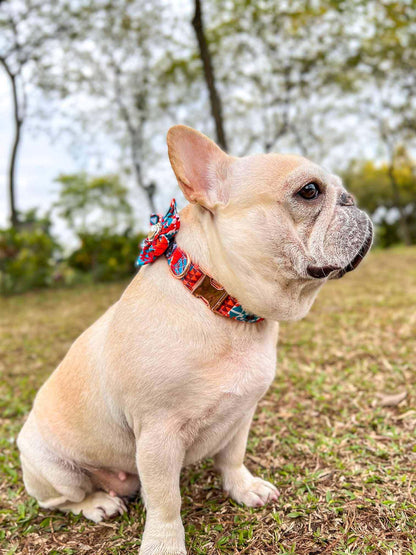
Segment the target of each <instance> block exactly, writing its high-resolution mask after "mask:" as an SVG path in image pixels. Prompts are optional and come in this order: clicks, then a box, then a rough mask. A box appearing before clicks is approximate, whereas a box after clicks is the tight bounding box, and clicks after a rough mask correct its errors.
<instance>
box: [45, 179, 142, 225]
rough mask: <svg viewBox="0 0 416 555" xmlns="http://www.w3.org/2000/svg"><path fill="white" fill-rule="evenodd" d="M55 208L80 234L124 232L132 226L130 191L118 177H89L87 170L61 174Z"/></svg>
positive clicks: (58, 180)
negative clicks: (85, 171) (128, 196)
mask: <svg viewBox="0 0 416 555" xmlns="http://www.w3.org/2000/svg"><path fill="white" fill-rule="evenodd" d="M56 181H57V182H58V183H59V184H60V189H59V196H58V200H57V201H56V203H55V205H54V209H55V210H56V211H57V213H58V215H59V216H60V217H61V218H62V219H64V220H65V221H66V223H67V225H68V227H69V229H71V230H72V231H74V232H76V233H77V234H83V233H87V232H90V233H104V232H108V231H111V232H112V233H116V232H117V231H119V232H123V233H124V231H125V230H126V229H128V228H130V227H131V226H132V223H133V222H132V209H131V206H130V204H129V201H128V198H127V195H128V190H127V189H126V188H125V187H123V185H121V183H120V180H119V178H118V176H116V175H103V176H98V177H90V176H88V175H87V174H86V173H79V174H69V175H60V176H59V177H58V178H57V180H56Z"/></svg>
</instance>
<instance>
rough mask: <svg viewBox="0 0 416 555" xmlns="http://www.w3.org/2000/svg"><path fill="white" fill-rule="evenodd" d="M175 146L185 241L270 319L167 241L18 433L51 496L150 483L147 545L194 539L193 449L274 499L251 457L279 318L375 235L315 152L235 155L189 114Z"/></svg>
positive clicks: (244, 496) (248, 488)
mask: <svg viewBox="0 0 416 555" xmlns="http://www.w3.org/2000/svg"><path fill="white" fill-rule="evenodd" d="M168 147H169V157H170V161H171V164H172V168H173V171H174V172H175V175H176V177H177V179H178V183H179V186H180V188H181V189H182V191H183V193H184V195H185V197H186V198H187V200H188V201H189V202H190V204H189V205H187V206H186V208H184V209H183V210H182V211H181V214H180V217H181V228H180V231H179V233H178V235H177V244H178V245H179V246H180V247H181V248H182V249H184V250H185V251H186V252H187V253H188V254H189V255H190V258H191V259H192V260H193V261H195V262H197V263H198V264H199V266H200V267H201V268H203V269H204V271H206V272H207V273H208V274H210V275H211V276H213V277H214V278H215V280H216V281H217V282H219V283H220V284H221V285H222V286H223V287H224V288H225V289H226V290H227V292H228V293H229V294H230V295H232V296H233V297H235V298H236V299H237V300H238V301H239V302H240V303H241V305H242V306H243V307H244V309H245V310H246V311H248V312H250V313H253V314H255V315H258V316H260V317H262V318H264V320H262V321H260V322H257V323H247V322H239V321H235V320H231V319H230V318H227V317H223V316H220V315H218V314H215V313H214V312H212V311H210V310H209V308H208V307H207V306H206V304H205V303H204V302H201V300H200V299H198V298H196V297H195V296H193V295H192V294H191V293H190V291H189V290H187V289H186V288H185V287H184V286H183V284H182V283H181V282H180V280H178V279H175V278H174V277H172V275H171V272H170V270H169V268H168V264H167V261H166V259H165V257H163V256H162V257H160V258H159V259H158V260H156V261H155V262H154V263H152V264H150V265H148V266H146V267H144V268H143V270H142V271H140V272H139V273H138V275H137V276H136V277H135V278H134V279H133V281H132V283H131V284H130V285H129V287H128V288H127V289H126V291H125V292H124V294H123V295H122V297H121V299H120V300H119V301H118V302H117V303H116V304H115V305H113V306H112V307H111V308H109V309H108V310H107V312H106V313H105V314H104V315H103V316H102V317H101V318H100V319H99V320H97V322H95V323H94V324H93V325H92V326H91V327H90V328H88V329H87V330H86V331H85V332H84V333H83V334H82V335H81V336H80V337H79V338H78V339H77V340H76V341H75V343H74V344H73V345H72V347H71V348H70V350H69V352H68V354H67V355H66V357H65V358H64V360H63V361H62V363H61V364H60V365H59V366H58V368H57V369H56V370H55V372H54V373H53V374H52V375H51V376H50V378H49V379H48V380H47V382H46V383H45V384H44V386H43V387H42V388H41V389H40V391H39V393H38V394H37V396H36V399H35V402H34V406H33V410H32V411H31V413H30V414H29V417H28V420H27V422H26V423H25V425H24V427H23V429H22V431H21V433H20V435H19V438H18V446H19V449H20V452H21V460H22V467H23V476H24V482H25V485H26V488H27V491H28V493H29V494H30V495H32V496H33V497H35V498H36V499H37V501H38V502H39V505H40V506H41V507H44V508H51V509H52V508H56V509H60V510H63V511H72V512H74V513H76V514H78V513H80V512H82V513H83V514H84V515H85V516H86V517H87V518H90V519H92V520H93V521H95V522H99V521H100V520H102V519H104V518H107V517H111V516H112V515H115V514H117V513H122V512H123V511H124V510H125V504H124V501H123V499H122V498H123V497H125V496H128V495H130V494H133V493H135V492H136V491H137V490H138V489H139V487H141V492H142V495H143V500H144V503H145V506H146V511H147V519H146V526H145V530H144V535H143V541H142V547H141V551H140V552H141V553H142V555H150V554H153V555H156V554H164V555H179V554H184V553H186V551H185V538H184V529H183V525H182V522H181V516H180V509H181V498H180V490H179V475H180V472H181V468H182V467H183V466H185V465H187V464H190V463H194V462H195V461H198V460H200V459H202V458H204V457H211V456H212V457H214V460H215V465H216V467H217V468H218V470H219V471H220V472H221V475H222V479H223V485H224V489H225V491H226V492H227V493H228V494H229V495H230V496H231V497H232V498H233V499H235V500H236V501H237V502H238V503H244V504H245V505H248V506H249V507H257V506H261V505H264V504H265V503H267V502H271V501H275V500H276V499H277V496H278V493H277V490H276V488H275V487H274V486H273V485H272V484H270V483H268V482H266V481H264V480H262V479H260V478H255V477H254V476H252V474H251V473H250V472H249V471H248V470H247V468H246V467H245V466H244V453H245V449H246V441H247V435H248V432H249V428H250V423H251V419H252V416H253V413H254V411H255V409H256V405H257V403H258V401H259V399H260V398H261V397H262V396H263V395H264V393H265V392H266V391H267V388H268V387H269V385H270V383H271V382H272V380H273V378H274V375H275V368H276V343H277V335H278V323H277V322H278V321H280V320H296V319H298V318H302V317H303V316H305V315H306V314H307V312H308V310H309V309H310V307H311V305H312V303H313V301H314V299H315V297H316V294H317V292H318V290H319V289H320V287H321V286H322V285H323V283H325V281H327V279H328V278H335V277H340V276H341V275H343V274H344V273H345V272H346V271H349V270H352V269H354V267H355V266H357V265H358V263H359V261H360V260H361V259H362V257H363V256H364V255H365V254H366V252H367V251H368V249H369V248H370V245H371V240H372V226H371V223H370V220H369V219H368V217H367V216H366V215H365V214H364V213H363V212H362V211H360V210H358V209H357V208H356V207H355V206H354V202H353V199H352V197H351V196H350V195H348V194H347V193H346V191H345V190H344V189H343V187H342V184H341V181H340V179H339V178H338V177H336V176H334V175H331V174H329V173H328V172H327V171H325V170H324V169H322V168H321V167H319V166H317V165H315V164H313V163H312V162H309V161H308V160H306V159H305V158H302V157H299V156H283V155H278V154H267V155H254V156H248V157H245V158H234V157H231V156H228V155H227V154H225V153H224V152H223V151H221V150H220V149H219V148H218V147H217V146H216V145H215V144H214V143H213V142H212V141H210V140H209V139H208V138H207V137H205V136H204V135H202V134H200V133H198V132H197V131H194V130H193V129H190V128H188V127H184V126H181V125H179V126H175V127H173V128H172V129H170V131H169V134H168Z"/></svg>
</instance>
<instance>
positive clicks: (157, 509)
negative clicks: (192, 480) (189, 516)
mask: <svg viewBox="0 0 416 555" xmlns="http://www.w3.org/2000/svg"><path fill="white" fill-rule="evenodd" d="M183 459H184V448H183V446H182V445H181V442H180V441H179V440H177V439H176V438H172V437H170V436H169V435H168V434H162V433H157V432H156V433H155V430H152V431H148V432H144V431H141V434H140V438H139V439H138V441H137V448H136V461H137V469H138V472H139V478H140V482H141V492H142V497H143V501H144V504H145V506H146V525H145V528H144V534H143V539H142V544H141V548H140V555H186V549H185V531H184V528H183V525H182V521H181V496H180V489H179V478H180V472H181V468H182V464H183Z"/></svg>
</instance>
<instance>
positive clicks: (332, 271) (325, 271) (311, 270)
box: [306, 221, 373, 279]
mask: <svg viewBox="0 0 416 555" xmlns="http://www.w3.org/2000/svg"><path fill="white" fill-rule="evenodd" d="M372 244H373V226H372V224H371V222H370V221H368V224H367V232H366V235H365V239H364V242H363V244H362V245H361V248H360V250H359V251H358V253H357V254H356V255H355V256H354V258H353V259H352V260H351V262H349V264H347V265H346V266H345V267H344V268H340V267H338V266H331V265H328V266H308V267H307V269H306V271H307V273H308V275H309V276H310V277H312V278H315V279H323V278H327V277H329V278H330V279H340V278H342V276H344V275H345V274H346V273H348V272H352V271H353V270H355V269H356V268H357V267H358V266H359V265H360V264H361V262H362V260H363V259H364V257H365V255H366V254H367V253H368V251H369V250H370V248H371V245H372Z"/></svg>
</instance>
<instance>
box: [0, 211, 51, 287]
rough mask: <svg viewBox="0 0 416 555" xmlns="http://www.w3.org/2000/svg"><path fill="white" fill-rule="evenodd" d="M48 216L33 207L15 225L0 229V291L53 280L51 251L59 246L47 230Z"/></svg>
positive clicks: (34, 285) (46, 284)
mask: <svg viewBox="0 0 416 555" xmlns="http://www.w3.org/2000/svg"><path fill="white" fill-rule="evenodd" d="M49 224H50V222H49V220H48V219H42V220H39V219H37V218H36V215H35V213H34V212H33V211H31V212H30V213H28V215H27V217H26V219H25V218H22V219H21V223H20V225H19V228H8V229H2V230H0V293H1V294H3V295H7V294H12V293H22V292H24V291H27V290H28V289H32V288H35V287H45V286H48V285H51V283H52V282H53V274H54V268H55V260H54V255H55V254H56V253H57V252H58V250H59V247H58V245H57V243H56V242H55V240H54V239H53V238H52V236H51V234H50V232H49Z"/></svg>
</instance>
